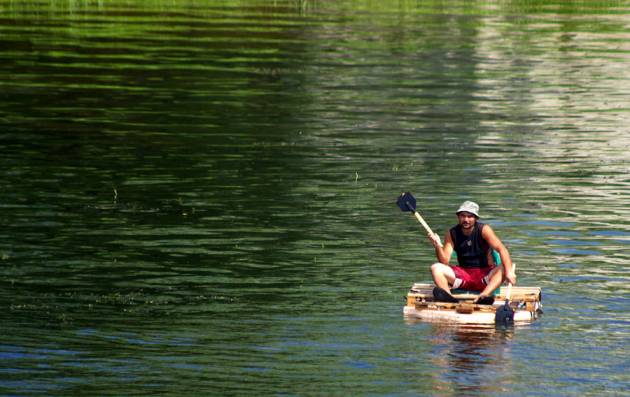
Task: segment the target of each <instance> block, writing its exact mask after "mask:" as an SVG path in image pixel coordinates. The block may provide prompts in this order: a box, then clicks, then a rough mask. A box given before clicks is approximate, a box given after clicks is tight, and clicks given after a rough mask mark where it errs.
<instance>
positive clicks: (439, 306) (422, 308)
mask: <svg viewBox="0 0 630 397" xmlns="http://www.w3.org/2000/svg"><path fill="white" fill-rule="evenodd" d="M433 288H434V285H433V284H425V283H415V284H414V285H412V286H411V288H410V289H409V293H408V294H407V305H406V306H405V308H404V314H405V316H406V317H409V318H417V319H420V320H426V321H437V322H455V323H462V324H494V316H495V312H496V309H497V307H500V306H503V305H504V304H505V298H506V292H507V287H505V286H502V287H501V289H500V290H499V293H498V295H495V297H494V298H495V301H494V304H493V305H477V304H474V303H473V300H474V299H475V298H476V297H477V294H474V293H456V294H454V295H453V296H455V298H457V299H459V300H460V302H459V303H446V302H436V301H435V300H434V299H433ZM541 300H542V293H541V289H540V288H538V287H512V292H511V294H510V307H512V309H514V321H515V322H531V321H534V320H535V319H536V318H537V317H538V315H539V314H540V313H542V303H541Z"/></svg>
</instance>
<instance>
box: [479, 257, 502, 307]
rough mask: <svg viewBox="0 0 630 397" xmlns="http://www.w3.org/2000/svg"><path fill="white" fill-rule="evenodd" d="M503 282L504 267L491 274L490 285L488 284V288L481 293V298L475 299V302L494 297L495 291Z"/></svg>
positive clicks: (498, 267) (494, 270)
mask: <svg viewBox="0 0 630 397" xmlns="http://www.w3.org/2000/svg"><path fill="white" fill-rule="evenodd" d="M502 282H503V267H502V266H497V267H495V268H494V269H492V271H491V272H490V273H489V279H488V284H486V288H484V289H483V291H481V292H480V293H479V296H478V297H477V299H475V302H477V301H479V299H481V298H483V297H484V296H492V294H493V292H494V290H495V289H497V288H499V286H500V285H501V283H502Z"/></svg>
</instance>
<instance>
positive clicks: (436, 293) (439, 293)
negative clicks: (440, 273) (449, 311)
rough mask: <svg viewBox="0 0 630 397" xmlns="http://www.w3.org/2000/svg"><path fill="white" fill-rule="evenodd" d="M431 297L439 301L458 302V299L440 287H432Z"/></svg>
mask: <svg viewBox="0 0 630 397" xmlns="http://www.w3.org/2000/svg"><path fill="white" fill-rule="evenodd" d="M433 297H434V298H435V300H436V301H439V302H449V303H458V302H459V300H457V298H455V297H454V296H453V295H451V294H449V293H448V291H445V290H444V289H442V288H440V287H435V288H433Z"/></svg>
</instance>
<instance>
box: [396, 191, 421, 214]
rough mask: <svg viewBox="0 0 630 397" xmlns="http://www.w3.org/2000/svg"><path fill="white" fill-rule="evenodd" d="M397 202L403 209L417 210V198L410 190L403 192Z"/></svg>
mask: <svg viewBox="0 0 630 397" xmlns="http://www.w3.org/2000/svg"><path fill="white" fill-rule="evenodd" d="M396 204H398V208H400V210H401V211H411V212H414V211H415V210H416V198H415V197H413V195H412V194H411V193H409V192H406V193H403V194H401V195H400V197H398V201H397V202H396Z"/></svg>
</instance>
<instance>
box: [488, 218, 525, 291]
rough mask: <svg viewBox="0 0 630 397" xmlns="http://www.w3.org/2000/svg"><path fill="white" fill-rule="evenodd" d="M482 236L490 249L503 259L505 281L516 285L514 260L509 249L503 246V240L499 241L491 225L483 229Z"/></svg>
mask: <svg viewBox="0 0 630 397" xmlns="http://www.w3.org/2000/svg"><path fill="white" fill-rule="evenodd" d="M481 235H482V236H483V239H484V240H486V242H488V245H489V246H490V248H492V249H493V250H495V251H497V252H498V253H499V256H500V257H501V263H503V270H504V277H505V279H506V280H507V281H509V282H510V283H512V284H513V285H516V274H515V273H514V269H513V267H512V258H510V253H509V252H508V250H507V248H505V245H503V243H502V242H501V240H499V238H498V237H497V235H496V234H495V233H494V230H492V228H491V227H490V225H486V226H485V227H484V228H483V230H482V232H481Z"/></svg>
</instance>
